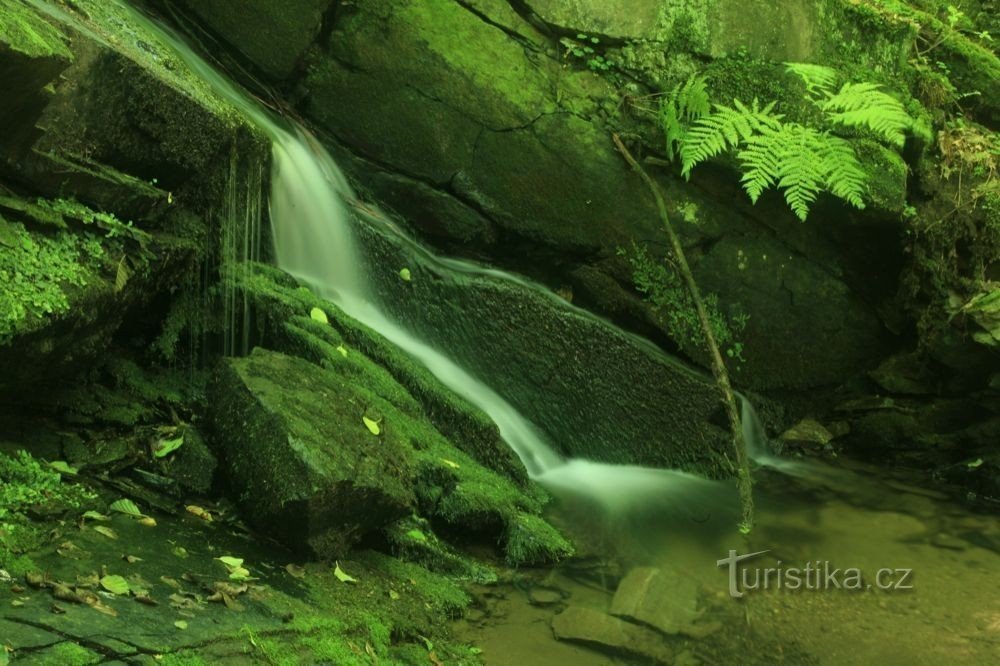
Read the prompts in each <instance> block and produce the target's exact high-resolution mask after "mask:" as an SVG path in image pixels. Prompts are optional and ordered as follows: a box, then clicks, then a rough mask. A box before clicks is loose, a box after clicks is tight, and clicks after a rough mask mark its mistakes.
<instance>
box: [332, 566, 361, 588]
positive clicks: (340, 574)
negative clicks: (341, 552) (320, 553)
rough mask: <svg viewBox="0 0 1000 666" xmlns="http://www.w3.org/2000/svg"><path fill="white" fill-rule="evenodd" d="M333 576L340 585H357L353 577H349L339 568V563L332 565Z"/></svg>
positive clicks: (356, 580)
mask: <svg viewBox="0 0 1000 666" xmlns="http://www.w3.org/2000/svg"><path fill="white" fill-rule="evenodd" d="M333 575H334V576H335V577H336V579H337V580H339V581H340V582H341V583H357V582H358V579H357V578H355V577H354V576H351V575H350V574H348V573H345V572H344V570H343V569H341V568H340V562H336V563H335V564H334V567H333Z"/></svg>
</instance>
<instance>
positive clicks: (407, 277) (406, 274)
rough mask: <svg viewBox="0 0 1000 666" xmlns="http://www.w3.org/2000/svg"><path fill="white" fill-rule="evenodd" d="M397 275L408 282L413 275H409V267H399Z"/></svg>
mask: <svg viewBox="0 0 1000 666" xmlns="http://www.w3.org/2000/svg"><path fill="white" fill-rule="evenodd" d="M399 277H401V278H403V282H409V281H410V280H412V279H413V276H412V275H410V269H409V268H401V269H399Z"/></svg>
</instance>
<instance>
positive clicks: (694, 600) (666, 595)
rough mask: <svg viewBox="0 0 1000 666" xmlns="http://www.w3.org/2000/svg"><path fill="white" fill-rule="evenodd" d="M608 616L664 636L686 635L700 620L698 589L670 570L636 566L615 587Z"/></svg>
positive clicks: (684, 577)
mask: <svg viewBox="0 0 1000 666" xmlns="http://www.w3.org/2000/svg"><path fill="white" fill-rule="evenodd" d="M611 614H612V615H614V616H616V617H621V618H625V619H627V620H631V621H634V622H638V623H641V624H645V625H648V626H650V627H654V628H655V629H658V630H659V631H662V632H663V633H665V634H679V633H687V630H688V628H689V627H690V626H691V625H692V624H693V623H694V621H695V620H696V619H698V617H699V613H698V586H697V585H696V584H695V582H694V581H693V580H692V579H691V578H689V577H686V576H683V575H681V574H680V573H678V572H676V571H673V570H671V569H662V568H660V569H658V568H653V567H637V568H635V569H632V570H631V571H630V572H629V573H628V574H627V575H626V576H625V578H624V579H623V580H622V582H621V583H620V584H619V585H618V589H617V590H616V591H615V596H614V598H613V599H612V600H611Z"/></svg>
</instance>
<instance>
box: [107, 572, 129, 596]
mask: <svg viewBox="0 0 1000 666" xmlns="http://www.w3.org/2000/svg"><path fill="white" fill-rule="evenodd" d="M101 587H103V588H104V589H105V590H107V591H108V592H110V593H111V594H119V595H126V594H128V593H129V592H131V591H132V588H131V587H129V584H128V581H127V580H125V579H124V578H122V577H121V576H114V575H112V576H105V577H104V578H102V579H101Z"/></svg>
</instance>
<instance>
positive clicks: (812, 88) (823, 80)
mask: <svg viewBox="0 0 1000 666" xmlns="http://www.w3.org/2000/svg"><path fill="white" fill-rule="evenodd" d="M785 71H786V72H788V73H790V74H795V75H796V76H798V77H799V78H800V79H802V82H803V83H805V84H806V92H807V93H809V94H810V95H813V96H817V95H819V94H822V95H823V96H826V97H829V96H830V94H831V93H832V92H833V86H835V85H836V84H837V79H838V78H839V75H838V74H837V70H835V69H833V68H832V67H824V66H823V65H812V64H809V63H806V62H786V63H785Z"/></svg>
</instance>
